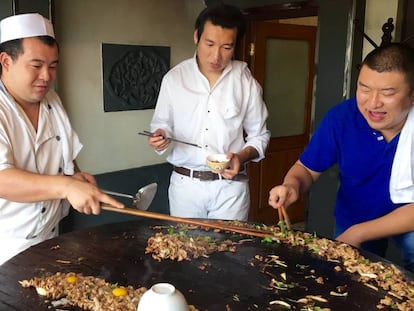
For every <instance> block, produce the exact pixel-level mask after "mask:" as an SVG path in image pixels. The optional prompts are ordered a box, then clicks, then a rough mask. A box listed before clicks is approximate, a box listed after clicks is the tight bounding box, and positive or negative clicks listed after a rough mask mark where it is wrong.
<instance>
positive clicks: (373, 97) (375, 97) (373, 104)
mask: <svg viewBox="0 0 414 311" xmlns="http://www.w3.org/2000/svg"><path fill="white" fill-rule="evenodd" d="M367 105H368V107H370V108H371V109H375V108H379V107H381V106H382V101H381V98H380V94H379V92H376V91H375V92H372V93H371V94H370V96H369V98H368V100H367Z"/></svg>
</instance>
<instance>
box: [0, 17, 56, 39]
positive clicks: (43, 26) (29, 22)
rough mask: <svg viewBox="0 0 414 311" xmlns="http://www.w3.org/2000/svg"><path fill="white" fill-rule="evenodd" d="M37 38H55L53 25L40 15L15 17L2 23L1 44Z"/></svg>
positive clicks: (0, 26) (0, 29) (0, 30)
mask: <svg viewBox="0 0 414 311" xmlns="http://www.w3.org/2000/svg"><path fill="white" fill-rule="evenodd" d="M36 36H50V37H53V38H54V37H55V33H54V31H53V25H52V23H51V22H50V21H49V20H48V19H46V18H44V17H43V16H42V15H40V14H38V13H28V14H19V15H13V16H9V17H6V18H4V19H3V20H1V22H0V43H3V42H6V41H10V40H15V39H22V38H28V37H36Z"/></svg>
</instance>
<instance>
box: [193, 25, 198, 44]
mask: <svg viewBox="0 0 414 311" xmlns="http://www.w3.org/2000/svg"><path fill="white" fill-rule="evenodd" d="M193 39H194V44H195V45H197V44H198V36H197V29H196V30H194V35H193Z"/></svg>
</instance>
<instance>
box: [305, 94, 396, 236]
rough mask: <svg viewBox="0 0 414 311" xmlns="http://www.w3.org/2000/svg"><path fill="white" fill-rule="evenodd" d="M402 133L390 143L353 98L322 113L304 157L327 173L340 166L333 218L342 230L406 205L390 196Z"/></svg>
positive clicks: (310, 167)
mask: <svg viewBox="0 0 414 311" xmlns="http://www.w3.org/2000/svg"><path fill="white" fill-rule="evenodd" d="M399 137H400V135H399V134H398V135H397V136H395V137H394V138H393V139H392V141H390V142H388V143H387V142H386V141H385V139H384V137H383V136H382V134H381V133H380V132H378V131H375V130H373V129H372V128H371V127H370V126H369V125H368V123H367V121H366V120H365V119H364V117H363V116H362V114H361V113H360V112H359V110H358V107H357V103H356V99H355V98H351V99H349V100H346V101H344V102H342V103H340V104H339V105H336V106H334V107H333V108H331V109H330V110H329V111H328V113H327V114H326V115H325V116H324V118H323V119H322V121H321V122H320V124H319V125H318V128H317V130H316V132H315V133H314V135H313V136H312V138H311V140H310V142H309V144H308V146H307V147H306V149H305V150H304V152H303V153H302V154H301V156H300V161H301V162H302V163H303V164H304V165H305V166H306V167H308V168H309V169H311V170H313V171H316V172H323V171H325V170H327V169H328V168H329V167H331V166H333V165H334V164H338V167H339V188H338V192H337V197H336V206H335V219H336V224H337V226H338V227H339V228H342V229H343V230H346V229H347V228H349V227H350V226H352V225H354V224H357V223H361V222H365V221H368V220H371V219H375V218H378V217H381V216H383V215H385V214H388V213H389V212H391V211H393V210H394V209H396V208H397V207H399V206H401V205H403V204H394V203H393V202H392V201H391V198H390V191H389V182H390V176H391V167H392V162H393V159H394V154H395V151H396V148H397V143H398V139H399Z"/></svg>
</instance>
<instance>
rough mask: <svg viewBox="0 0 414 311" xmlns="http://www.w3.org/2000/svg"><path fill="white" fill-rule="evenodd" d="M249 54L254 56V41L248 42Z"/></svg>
mask: <svg viewBox="0 0 414 311" xmlns="http://www.w3.org/2000/svg"><path fill="white" fill-rule="evenodd" d="M249 55H250V56H254V43H253V42H251V43H250V49H249Z"/></svg>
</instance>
